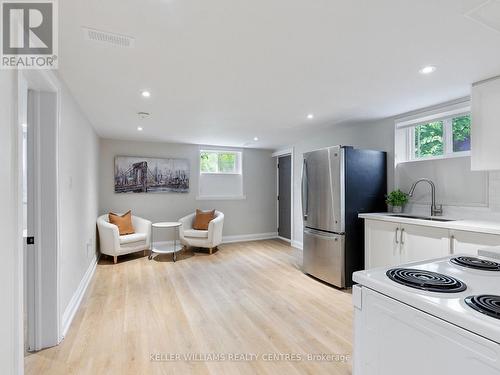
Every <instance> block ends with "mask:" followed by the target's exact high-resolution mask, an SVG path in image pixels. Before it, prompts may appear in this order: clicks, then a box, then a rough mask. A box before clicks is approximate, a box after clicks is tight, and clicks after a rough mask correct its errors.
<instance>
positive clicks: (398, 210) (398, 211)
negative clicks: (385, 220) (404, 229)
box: [391, 206, 403, 214]
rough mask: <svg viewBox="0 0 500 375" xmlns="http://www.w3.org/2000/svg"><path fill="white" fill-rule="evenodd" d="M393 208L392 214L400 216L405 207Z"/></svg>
mask: <svg viewBox="0 0 500 375" xmlns="http://www.w3.org/2000/svg"><path fill="white" fill-rule="evenodd" d="M391 207H392V212H393V213H395V214H400V213H401V212H403V206H391Z"/></svg>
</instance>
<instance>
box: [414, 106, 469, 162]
mask: <svg viewBox="0 0 500 375" xmlns="http://www.w3.org/2000/svg"><path fill="white" fill-rule="evenodd" d="M470 140H471V117H470V114H464V115H460V116H455V117H450V118H447V119H444V120H439V121H433V122H428V123H424V124H420V125H417V126H415V127H414V128H413V158H414V159H423V158H433V157H442V156H446V155H452V154H456V153H464V152H468V151H470Z"/></svg>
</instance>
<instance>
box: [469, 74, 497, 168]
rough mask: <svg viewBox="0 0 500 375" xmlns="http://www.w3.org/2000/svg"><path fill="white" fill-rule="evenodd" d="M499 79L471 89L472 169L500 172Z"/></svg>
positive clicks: (484, 82) (486, 81) (480, 83)
mask: <svg viewBox="0 0 500 375" xmlns="http://www.w3.org/2000/svg"><path fill="white" fill-rule="evenodd" d="M498 103H500V77H496V78H492V79H489V80H485V81H482V82H478V83H475V84H474V85H473V86H472V106H471V107H472V126H471V142H472V143H471V169H472V170H473V171H485V170H499V169H500V147H498V139H499V138H500V126H498V119H499V118H500V106H499V104H498Z"/></svg>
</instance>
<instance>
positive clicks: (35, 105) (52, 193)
mask: <svg viewBox="0 0 500 375" xmlns="http://www.w3.org/2000/svg"><path fill="white" fill-rule="evenodd" d="M18 89H19V90H18V93H19V94H18V120H19V126H20V129H19V133H18V134H19V143H18V144H19V146H20V150H21V152H20V153H19V158H20V160H19V163H18V165H19V168H20V170H19V173H20V176H22V178H20V186H19V190H18V191H19V196H20V200H19V204H20V205H21V207H20V212H22V219H23V220H22V223H23V231H22V237H23V238H22V243H23V249H22V250H23V251H22V257H20V260H21V262H22V270H23V277H22V285H23V289H22V290H23V299H22V302H23V306H22V311H23V317H22V318H23V331H24V332H23V339H24V353H25V356H27V355H29V353H30V352H33V351H37V350H40V349H43V348H46V347H50V346H54V345H57V344H58V343H59V342H60V338H61V337H60V327H59V320H60V319H59V298H58V296H59V293H58V291H59V285H58V279H59V277H58V249H59V246H58V244H59V240H58V220H57V218H58V179H57V170H58V162H57V131H58V121H59V120H58V112H59V111H58V106H59V103H58V89H57V87H55V86H53V85H52V84H51V82H50V81H48V80H44V79H43V76H41V75H39V74H36V73H25V74H20V75H19V86H18ZM20 282H21V280H20Z"/></svg>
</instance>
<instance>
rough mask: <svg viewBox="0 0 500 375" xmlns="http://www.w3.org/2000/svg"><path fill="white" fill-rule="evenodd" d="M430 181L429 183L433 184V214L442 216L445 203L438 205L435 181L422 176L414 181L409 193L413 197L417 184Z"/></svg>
mask: <svg viewBox="0 0 500 375" xmlns="http://www.w3.org/2000/svg"><path fill="white" fill-rule="evenodd" d="M422 181H425V182H428V183H429V185H431V200H432V202H431V216H441V215H443V205H442V204H440V205H439V206H437V205H436V185H434V182H432V181H431V180H429V179H428V178H421V179H420V180H417V181H415V182H414V183H413V185H412V186H411V188H410V191H409V193H408V195H409V196H410V197H413V193H414V192H415V188H416V187H417V184H418V183H419V182H422Z"/></svg>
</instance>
